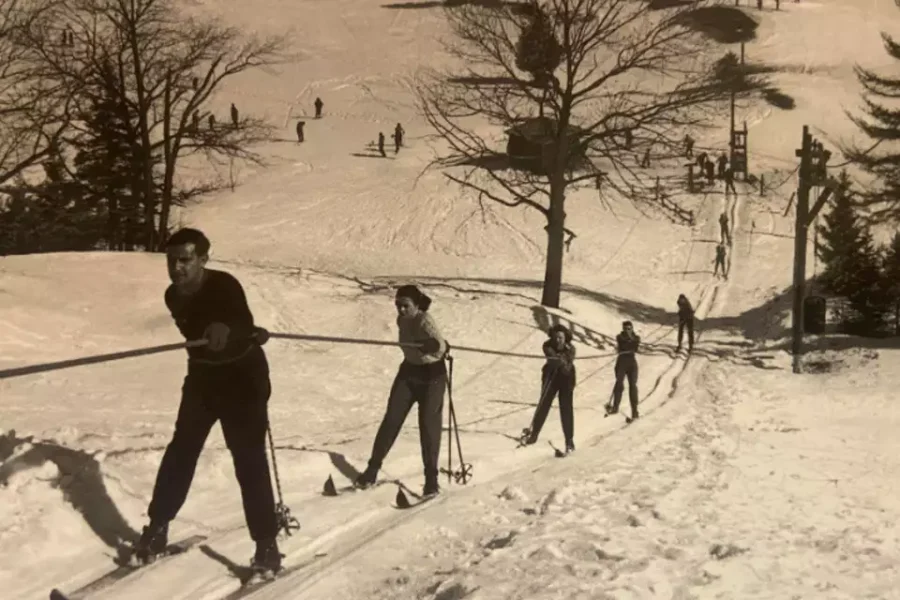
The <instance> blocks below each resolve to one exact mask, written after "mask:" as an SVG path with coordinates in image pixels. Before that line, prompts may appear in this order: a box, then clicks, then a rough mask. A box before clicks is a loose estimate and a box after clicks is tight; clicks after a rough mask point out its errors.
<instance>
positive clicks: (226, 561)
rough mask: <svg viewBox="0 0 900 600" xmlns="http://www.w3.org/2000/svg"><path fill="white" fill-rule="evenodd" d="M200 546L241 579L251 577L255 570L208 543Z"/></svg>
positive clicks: (202, 550)
mask: <svg viewBox="0 0 900 600" xmlns="http://www.w3.org/2000/svg"><path fill="white" fill-rule="evenodd" d="M198 548H199V549H200V552H202V553H203V554H205V555H206V556H208V557H210V558H211V559H213V560H214V561H216V562H217V563H219V564H221V565H223V566H224V567H225V568H226V569H228V571H229V572H230V573H231V574H232V575H234V576H235V577H237V578H238V579H240V580H241V581H245V580H247V579H249V578H250V576H251V575H252V574H253V571H252V570H251V569H250V567H248V566H245V565H239V564H237V563H236V562H234V561H233V560H231V559H230V558H228V557H227V556H225V555H224V554H219V553H218V552H216V551H215V550H213V549H212V548H210V547H209V545H208V544H201V545H200V546H198Z"/></svg>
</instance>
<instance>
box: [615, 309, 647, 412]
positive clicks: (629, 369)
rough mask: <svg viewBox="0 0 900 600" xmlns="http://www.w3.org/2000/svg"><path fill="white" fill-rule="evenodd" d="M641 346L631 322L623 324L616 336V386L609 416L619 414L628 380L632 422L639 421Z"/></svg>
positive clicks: (639, 338)
mask: <svg viewBox="0 0 900 600" xmlns="http://www.w3.org/2000/svg"><path fill="white" fill-rule="evenodd" d="M640 345H641V337H640V336H639V335H637V334H636V333H635V332H634V325H633V324H632V323H631V321H624V322H623V323H622V332H621V333H619V335H617V336H616V347H617V351H618V354H619V356H618V358H617V359H616V366H615V373H616V384H615V386H613V401H612V405H610V406H609V407H608V409H607V412H608V413H609V414H616V413H618V412H619V404H621V402H622V392H624V391H625V379H628V401H629V403H630V404H631V420H632V421H633V420H634V419H637V418H638V417H639V416H640V415H639V414H638V387H637V381H638V364H637V351H638V348H639V347H640Z"/></svg>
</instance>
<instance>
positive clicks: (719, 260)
mask: <svg viewBox="0 0 900 600" xmlns="http://www.w3.org/2000/svg"><path fill="white" fill-rule="evenodd" d="M715 263H716V266H715V269H713V276H714V277H718V276H719V269H720V268H721V269H722V279H728V273H726V272H725V244H719V245H718V246H716V258H715Z"/></svg>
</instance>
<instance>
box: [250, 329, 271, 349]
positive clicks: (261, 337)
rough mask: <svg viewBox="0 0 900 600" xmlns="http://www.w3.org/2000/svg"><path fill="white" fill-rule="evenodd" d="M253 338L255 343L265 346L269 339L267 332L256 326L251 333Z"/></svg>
mask: <svg viewBox="0 0 900 600" xmlns="http://www.w3.org/2000/svg"><path fill="white" fill-rule="evenodd" d="M253 338H254V339H255V340H256V343H257V344H259V345H260V346H265V345H266V342H268V341H269V332H268V331H267V330H266V329H263V328H262V327H257V328H256V330H255V331H254V333H253Z"/></svg>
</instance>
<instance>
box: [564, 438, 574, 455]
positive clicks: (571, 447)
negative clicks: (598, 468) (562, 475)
mask: <svg viewBox="0 0 900 600" xmlns="http://www.w3.org/2000/svg"><path fill="white" fill-rule="evenodd" d="M573 452H575V442H573V441H572V440H569V441H567V442H566V454H572V453H573Z"/></svg>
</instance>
